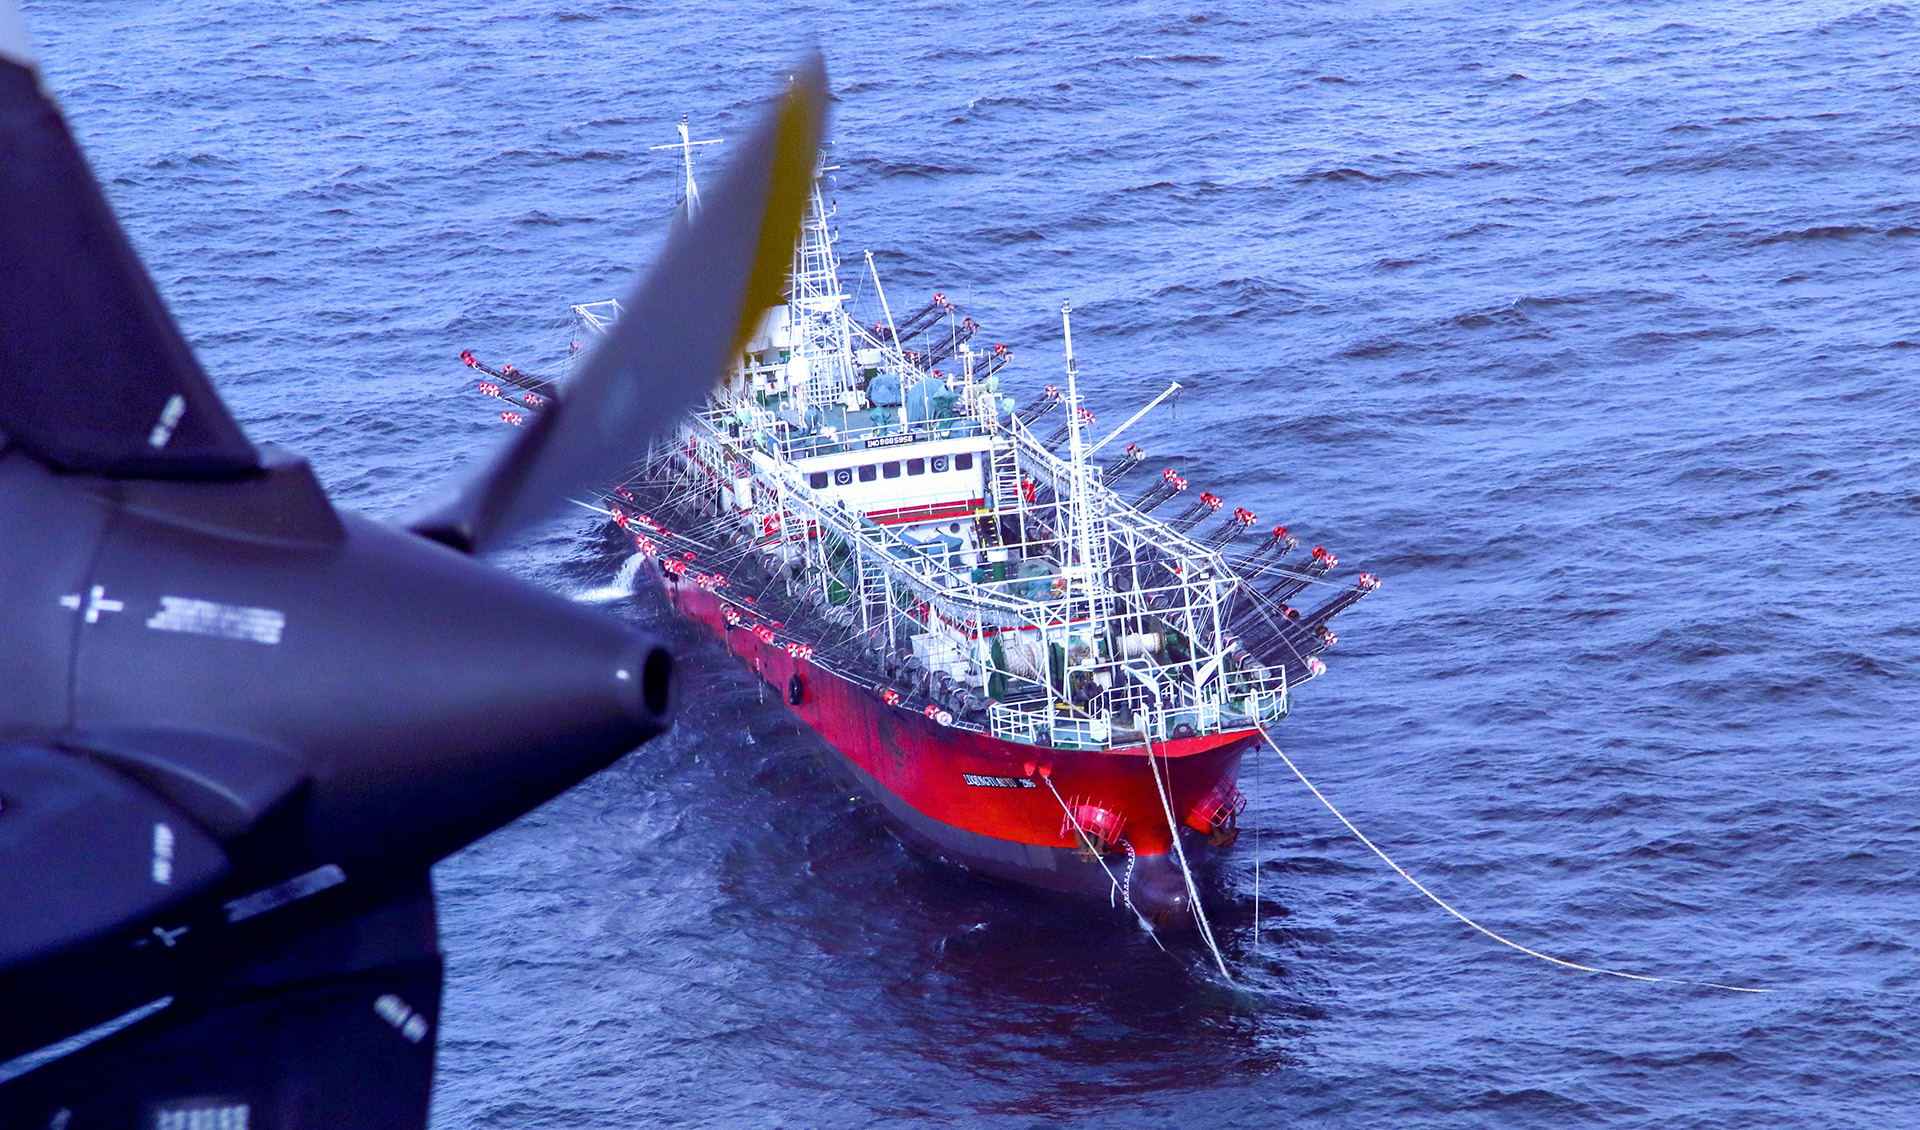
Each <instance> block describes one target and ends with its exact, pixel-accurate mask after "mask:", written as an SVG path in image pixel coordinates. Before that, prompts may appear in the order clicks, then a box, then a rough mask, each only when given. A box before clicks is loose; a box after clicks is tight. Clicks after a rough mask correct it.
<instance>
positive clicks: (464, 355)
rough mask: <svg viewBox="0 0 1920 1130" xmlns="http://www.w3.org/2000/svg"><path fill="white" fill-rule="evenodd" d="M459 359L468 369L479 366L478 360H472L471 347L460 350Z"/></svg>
mask: <svg viewBox="0 0 1920 1130" xmlns="http://www.w3.org/2000/svg"><path fill="white" fill-rule="evenodd" d="M460 360H461V361H462V362H464V363H465V364H466V366H467V368H469V369H475V368H478V367H479V366H480V362H478V361H476V360H474V357H473V350H471V349H462V350H461V351H460Z"/></svg>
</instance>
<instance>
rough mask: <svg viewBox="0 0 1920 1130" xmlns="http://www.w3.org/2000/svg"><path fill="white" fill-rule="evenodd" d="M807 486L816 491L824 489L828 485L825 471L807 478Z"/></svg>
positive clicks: (813, 473) (816, 472)
mask: <svg viewBox="0 0 1920 1130" xmlns="http://www.w3.org/2000/svg"><path fill="white" fill-rule="evenodd" d="M807 485H808V486H810V487H812V488H813V489H814V490H820V489H822V488H824V487H825V486H826V485H827V473H826V472H825V471H814V472H812V473H811V474H809V475H808V476H807Z"/></svg>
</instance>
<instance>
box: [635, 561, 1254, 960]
mask: <svg viewBox="0 0 1920 1130" xmlns="http://www.w3.org/2000/svg"><path fill="white" fill-rule="evenodd" d="M648 572H649V573H650V574H651V575H652V576H654V577H655V579H656V580H657V581H659V582H661V588H662V590H663V591H664V592H665V594H666V596H667V599H668V601H669V602H670V603H672V604H673V605H674V607H675V608H677V609H678V610H679V611H680V612H681V613H682V614H684V615H686V616H687V617H689V618H690V619H693V620H695V621H697V622H699V623H700V624H702V625H704V626H705V627H706V628H707V629H708V630H709V631H711V632H712V633H713V634H714V635H715V636H717V637H719V638H720V639H721V640H722V641H723V642H724V643H725V644H726V646H727V647H728V648H729V649H730V650H731V651H733V653H734V654H736V655H738V656H739V657H740V658H741V659H742V660H743V661H745V662H746V664H747V665H748V666H749V667H751V668H752V669H753V670H754V671H755V672H756V673H757V674H758V675H759V676H760V677H761V678H762V679H764V680H765V681H766V682H767V683H768V684H769V685H771V686H772V687H774V688H776V690H778V692H779V693H780V694H781V695H782V696H783V699H785V700H786V701H787V702H788V704H789V709H791V710H792V711H793V713H794V714H795V715H797V716H798V717H799V718H800V719H801V720H802V721H804V722H805V723H806V724H807V725H808V726H810V727H811V728H812V729H813V730H814V732H815V733H818V734H819V735H820V736H821V737H822V738H823V739H825V741H826V743H827V744H828V745H829V746H830V747H832V748H833V750H834V751H835V752H836V753H837V755H838V757H837V758H836V759H835V760H836V762H837V765H836V767H837V768H838V769H840V770H841V772H842V775H843V776H845V777H848V778H850V779H851V780H852V781H854V782H855V783H856V784H857V785H858V786H859V787H860V789H861V790H862V791H863V792H865V793H867V794H868V795H871V796H872V797H873V798H874V799H876V800H878V801H879V802H880V804H881V806H882V808H883V809H884V810H885V812H886V813H887V815H888V816H889V817H890V818H891V822H892V824H893V825H894V827H895V828H896V830H897V831H898V832H900V833H901V835H902V838H904V839H906V840H908V841H910V842H913V843H916V844H918V845H919V846H921V847H923V848H927V849H929V850H931V851H933V852H934V853H936V854H938V855H940V856H943V857H945V858H947V859H950V860H952V861H954V862H956V863H959V864H961V865H963V866H966V867H969V868H972V869H974V870H977V871H981V872H984V873H986V874H990V875H994V876H998V877H1000V878H1003V879H1009V880H1012V881H1015V882H1020V883H1025V884H1028V885H1031V886H1036V887H1041V888H1045V889H1048V890H1055V891H1064V892H1069V893H1074V894H1082V895H1090V896H1098V897H1101V898H1115V897H1117V896H1118V895H1120V894H1122V893H1124V894H1126V895H1127V896H1128V897H1129V901H1130V902H1131V903H1132V905H1133V906H1134V907H1135V908H1136V909H1137V910H1139V911H1140V912H1141V913H1142V914H1143V915H1145V916H1146V917H1147V918H1148V919H1149V920H1152V921H1154V922H1156V924H1161V925H1177V924H1178V923H1179V922H1181V921H1184V920H1185V919H1186V918H1187V915H1186V913H1185V911H1186V908H1187V893H1186V882H1185V880H1184V878H1183V877H1182V876H1181V875H1180V873H1179V869H1178V864H1177V862H1176V860H1175V856H1174V854H1173V840H1172V833H1171V831H1170V830H1169V828H1168V826H1167V816H1166V810H1165V807H1163V805H1162V803H1161V799H1160V795H1159V793H1158V791H1157V790H1156V786H1155V784H1154V776H1153V771H1152V768H1151V767H1150V766H1149V764H1148V759H1147V750H1146V748H1145V747H1144V746H1134V747H1131V748H1122V749H1113V750H1098V751H1094V750H1073V749H1056V748H1052V747H1048V746H1035V745H1022V744H1018V743H1014V742H1008V741H1002V740H1000V739H998V738H994V737H990V736H988V735H986V734H981V733H976V732H973V731H971V730H964V729H957V728H954V727H949V726H943V725H941V724H940V723H939V722H937V721H936V720H934V719H932V718H929V717H927V716H926V715H925V714H924V713H922V712H921V711H917V710H913V709H909V708H907V707H905V706H900V705H889V704H888V703H887V702H885V701H884V700H883V698H882V697H881V695H880V693H879V692H878V691H876V690H873V689H869V688H868V687H865V686H862V685H861V684H859V683H856V682H853V681H851V680H849V679H846V678H843V677H842V676H840V675H837V674H835V673H834V672H832V671H828V670H826V669H824V668H821V667H818V666H816V665H815V664H813V663H812V662H810V661H809V660H807V659H805V658H798V657H795V656H793V655H790V654H789V653H788V652H787V650H786V648H785V646H784V645H782V644H780V643H768V642H767V641H765V640H764V639H762V638H761V637H760V636H758V635H756V634H755V633H754V632H753V631H752V630H751V629H752V626H753V624H752V621H751V619H749V620H748V622H747V623H744V624H742V625H739V626H730V625H728V624H727V622H726V616H725V612H726V609H727V608H728V607H729V605H728V604H727V603H726V602H724V601H722V600H721V599H720V598H719V597H718V596H717V595H715V594H714V593H712V592H709V591H707V590H705V589H703V588H701V587H699V586H697V585H695V584H692V583H690V582H688V581H686V580H684V579H681V578H676V577H671V576H662V575H661V574H660V573H659V572H658V570H655V569H651V568H650V569H649V570H648ZM796 676H797V677H798V680H799V687H798V690H799V693H798V695H797V696H794V695H792V694H791V693H790V692H791V691H792V690H793V689H794V687H793V680H794V679H795V677H796ZM794 697H798V699H799V701H798V702H797V703H796V702H793V698H794ZM1257 737H1258V731H1255V730H1247V731H1240V732H1234V733H1223V734H1205V735H1199V736H1195V737H1191V738H1184V739H1172V740H1168V741H1165V742H1156V743H1155V744H1154V747H1153V752H1154V754H1155V756H1156V759H1157V760H1159V762H1160V771H1161V773H1162V774H1163V775H1164V776H1165V777H1166V778H1167V779H1168V780H1169V781H1170V784H1171V789H1170V793H1171V797H1172V802H1173V804H1172V807H1173V812H1174V816H1175V818H1176V820H1178V821H1180V822H1181V825H1182V826H1181V829H1180V834H1181V844H1182V847H1183V848H1184V849H1185V851H1186V855H1187V859H1188V861H1189V863H1193V862H1196V861H1197V859H1198V857H1199V855H1200V854H1201V853H1203V852H1204V851H1205V850H1206V849H1207V848H1208V846H1209V843H1210V841H1209V837H1208V836H1207V835H1205V834H1203V833H1202V832H1201V831H1199V830H1198V828H1201V827H1204V826H1205V825H1206V824H1207V820H1206V818H1205V814H1206V812H1207V811H1209V810H1210V809H1211V808H1213V807H1217V804H1218V799H1219V798H1221V797H1232V796H1235V795H1236V794H1235V793H1234V792H1233V784H1234V782H1235V780H1236V779H1237V778H1238V776H1239V770H1240V757H1241V754H1242V753H1243V752H1244V751H1245V750H1246V748H1247V747H1248V746H1249V745H1250V744H1251V743H1252V742H1253V741H1254V740H1255V739H1256V738H1257ZM1049 781H1050V782H1051V787H1048V783H1049ZM970 782H971V783H970ZM981 782H991V783H990V784H983V783H981ZM1063 801H1064V802H1065V804H1066V805H1073V806H1078V805H1081V804H1089V805H1094V806H1097V807H1099V808H1101V809H1105V810H1107V811H1108V812H1110V813H1112V814H1114V815H1116V816H1118V817H1119V819H1120V821H1121V823H1120V824H1119V826H1118V827H1116V828H1114V829H1113V833H1114V834H1113V835H1112V836H1111V837H1109V838H1110V839H1112V840H1113V842H1114V843H1116V844H1119V845H1120V846H1119V847H1117V848H1116V849H1115V850H1114V851H1112V852H1111V853H1110V854H1109V855H1108V856H1107V858H1106V859H1105V860H1098V859H1094V858H1091V857H1089V855H1088V853H1086V852H1085V851H1081V850H1076V849H1078V848H1079V841H1078V839H1077V838H1076V836H1075V834H1074V831H1073V829H1072V828H1071V827H1070V826H1069V825H1068V824H1067V821H1066V818H1065V809H1064V807H1063ZM1190 822H1191V826H1190ZM1122 840H1124V841H1125V843H1124V844H1120V841H1122ZM1127 846H1130V847H1131V848H1132V852H1131V853H1128V852H1127V851H1126V850H1125V847H1127ZM1130 855H1131V856H1132V858H1130ZM1116 883H1124V886H1125V890H1124V892H1122V891H1117V890H1116V889H1115V888H1116Z"/></svg>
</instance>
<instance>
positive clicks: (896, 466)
mask: <svg viewBox="0 0 1920 1130" xmlns="http://www.w3.org/2000/svg"><path fill="white" fill-rule="evenodd" d="M880 473H881V474H883V475H885V476H886V477H887V478H889V479H897V478H899V477H900V461H899V460H898V459H889V460H887V461H886V462H885V463H882V464H880Z"/></svg>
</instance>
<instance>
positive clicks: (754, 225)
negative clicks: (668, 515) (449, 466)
mask: <svg viewBox="0 0 1920 1130" xmlns="http://www.w3.org/2000/svg"><path fill="white" fill-rule="evenodd" d="M827 97H828V96H827V80H826V68H825V65H824V63H823V62H822V61H821V59H820V57H819V56H818V55H817V54H816V55H814V56H813V57H812V58H810V59H809V60H808V61H807V62H806V64H805V65H804V66H803V67H801V69H800V70H799V71H798V72H797V73H796V74H795V76H794V79H793V83H792V85H791V86H790V87H789V89H788V90H787V91H786V93H785V94H784V95H782V96H781V98H780V100H779V101H778V103H777V104H776V105H775V107H774V109H773V110H772V112H770V113H769V114H768V115H767V116H766V118H765V119H763V120H762V121H761V123H760V124H759V126H758V127H756V129H755V130H754V132H753V135H752V136H751V137H750V138H749V139H748V141H747V143H746V144H745V145H744V146H742V148H741V152H740V155H739V156H738V157H736V158H734V160H733V161H732V162H731V163H730V164H729V165H728V167H727V169H726V172H725V173H724V174H723V175H722V177H721V180H720V183H719V186H718V188H717V189H715V190H713V191H709V192H704V193H702V195H701V206H700V211H699V214H698V215H697V216H696V217H694V218H693V220H692V222H690V223H688V224H685V225H678V224H676V225H675V230H674V231H673V232H672V234H671V235H669V237H668V240H667V247H666V250H665V251H664V252H663V253H662V254H661V256H660V259H659V261H658V262H657V263H655V264H654V267H653V270H652V271H651V272H650V273H649V274H648V275H647V277H646V279H645V280H644V281H642V282H641V283H640V285H639V286H638V287H637V288H636V289H635V290H634V291H633V293H632V295H631V296H630V297H629V298H628V299H627V300H626V301H625V303H624V308H625V312H624V313H623V314H622V315H621V316H620V320H619V321H618V322H616V323H615V324H614V326H613V328H612V329H611V330H610V331H608V333H607V335H606V336H605V337H604V338H602V339H601V340H600V342H599V344H598V346H597V348H595V349H594V351H593V352H592V354H590V355H589V356H588V357H587V358H586V360H585V362H584V363H583V365H582V366H581V368H580V370H579V371H578V373H577V374H576V375H575V376H574V378H573V379H572V380H571V381H570V382H569V383H568V384H567V386H566V388H565V390H564V391H563V393H562V395H561V396H560V397H559V399H557V400H555V401H551V402H549V404H548V407H547V408H546V410H545V411H542V412H541V413H540V414H539V415H537V416H535V417H533V418H532V419H531V420H529V421H528V422H527V427H526V429H525V430H524V431H522V432H520V433H518V434H517V435H516V436H515V437H514V439H513V441H512V442H510V443H509V444H508V445H507V446H506V447H505V448H503V449H502V450H501V451H500V452H499V453H498V454H497V455H496V456H495V457H494V458H493V460H492V461H491V462H490V463H489V464H488V465H487V466H486V467H485V468H484V469H483V470H482V471H481V472H480V473H479V474H477V475H476V476H474V477H473V478H471V479H469V480H467V481H466V482H465V483H464V484H463V485H461V486H460V487H459V488H458V493H457V494H455V495H454V497H453V498H452V499H451V500H450V501H445V502H441V503H438V504H435V505H431V506H429V507H428V509H427V510H426V511H425V512H424V513H422V514H418V515H416V516H414V517H413V518H411V519H410V520H409V521H408V522H407V523H406V524H407V527H408V528H409V529H411V530H413V531H414V532H415V533H417V534H421V535H423V536H425V537H429V538H432V539H434V540H435V541H439V542H444V543H445V544H447V545H450V546H453V547H454V548H456V549H460V550H463V551H466V552H469V553H479V552H485V551H487V550H489V549H493V548H495V547H497V546H499V545H500V544H501V543H502V542H504V541H505V540H507V539H508V538H510V537H511V536H513V535H514V534H515V533H517V532H519V531H521V530H524V529H525V528H527V527H528V526H531V525H533V524H534V523H536V522H539V521H541V520H542V519H545V518H547V517H549V516H551V515H552V513H553V512H554V510H555V509H557V508H558V507H559V506H560V505H561V504H562V503H563V502H564V500H565V499H566V497H567V496H568V495H569V494H571V493H573V492H576V491H580V490H585V489H589V488H592V487H595V486H600V485H603V484H605V483H608V482H610V481H611V480H613V479H614V478H615V477H616V476H618V475H619V474H620V473H621V472H622V471H624V470H626V468H627V467H628V466H629V465H631V464H632V463H633V462H634V460H636V459H638V458H639V456H640V454H641V453H642V452H643V451H644V450H645V447H646V444H647V442H648V441H649V440H650V439H651V438H652V437H653V436H655V435H657V434H659V433H660V432H661V431H663V430H664V429H665V428H666V427H668V426H669V425H670V424H671V423H672V421H673V420H674V419H675V418H676V417H678V416H679V415H680V414H681V413H682V412H685V411H687V410H688V409H690V408H692V407H693V406H694V405H696V404H698V403H699V402H700V401H701V399H702V398H704V397H705V396H706V395H707V393H708V392H709V391H710V390H711V389H712V387H713V384H714V382H715V381H717V380H718V379H719V377H720V374H721V371H722V370H723V368H724V367H725V365H726V363H727V359H728V358H729V357H731V356H732V355H733V354H734V353H735V352H737V351H738V350H739V349H740V348H741V347H742V346H743V345H744V344H745V342H746V339H747V335H748V334H749V333H750V332H751V331H752V329H753V326H754V324H755V322H756V321H757V319H758V318H759V316H760V313H761V311H763V310H765V309H766V308H767V307H769V306H771V305H773V304H775V303H776V302H778V301H780V296H781V288H782V286H783V284H784V283H785V282H786V278H787V272H788V270H789V269H790V267H791V266H792V262H793V250H794V246H795V244H796V243H797V242H798V240H799V234H800V220H801V217H802V214H803V213H804V210H805V207H806V201H807V197H808V195H809V193H810V191H811V186H812V182H813V175H814V166H815V164H816V162H817V160H818V157H819V152H820V137H821V132H822V130H823V128H824V126H825V121H826V110H827Z"/></svg>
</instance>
